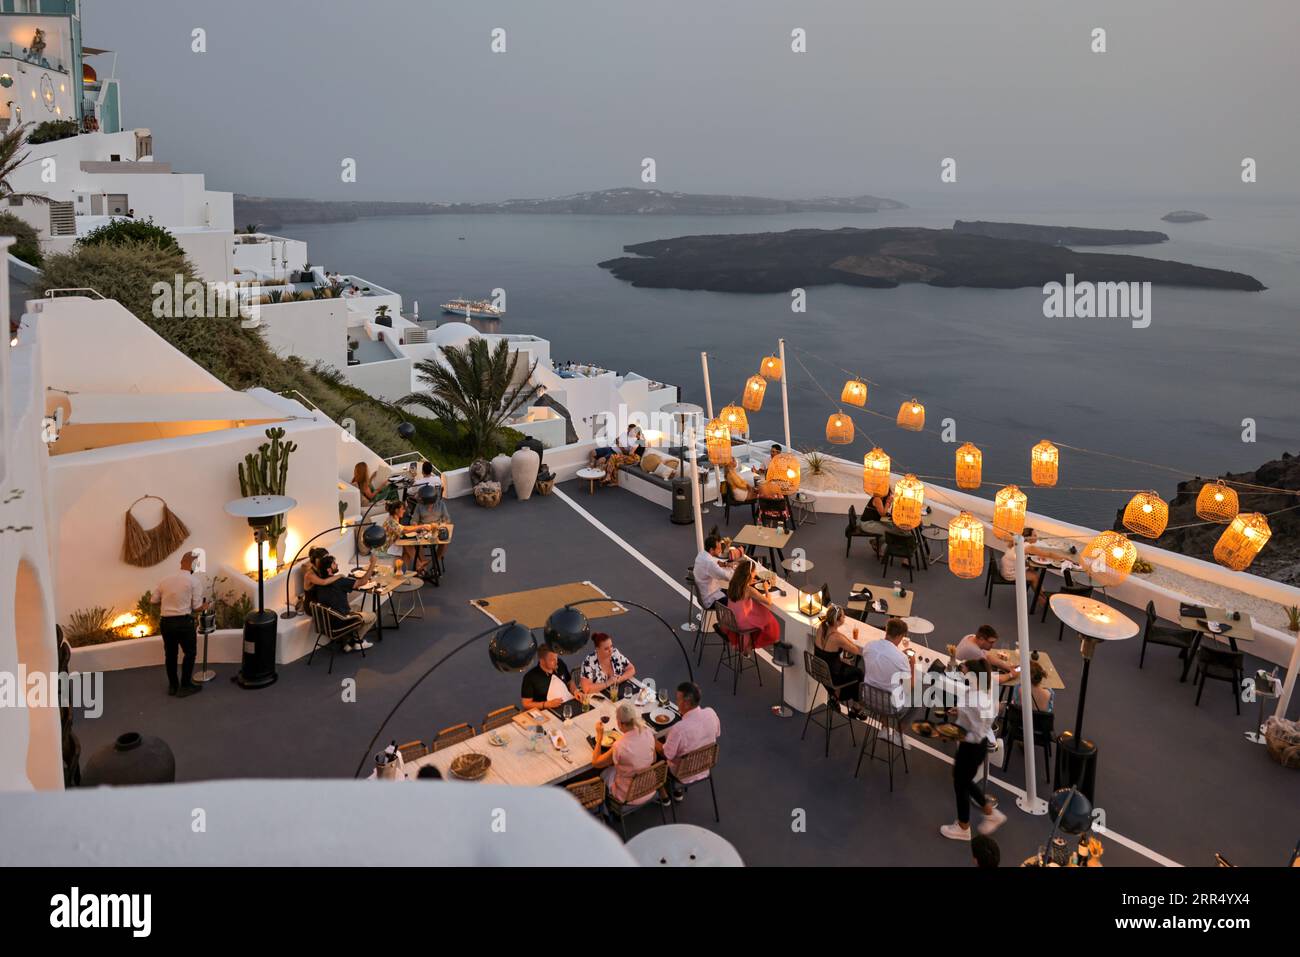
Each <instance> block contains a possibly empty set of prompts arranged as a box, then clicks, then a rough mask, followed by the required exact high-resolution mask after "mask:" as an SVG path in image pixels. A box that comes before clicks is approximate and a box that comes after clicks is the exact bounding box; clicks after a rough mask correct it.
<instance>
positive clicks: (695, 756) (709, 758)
mask: <svg viewBox="0 0 1300 957" xmlns="http://www.w3.org/2000/svg"><path fill="white" fill-rule="evenodd" d="M717 764H718V742H717V741H714V742H713V743H712V744H706V745H704V747H702V748H696V749H695V750H694V751H687V752H686V753H685V754H683V755H682V756H681V757H680V758H678V759H677V770H676V771H675V772H672V771H670V772H669V774H668V777H669V779H670V781H671V782H672V784H673V785H676V786H678V787H680V788H681V789H682V790H683V791H689V790H690V789H691V785H692V784H703V783H704V781H708V782H709V793H710V794H711V795H712V796H713V820H714V821H715V822H719V823H720V822H721V821H722V818H721V817H719V816H718V792H717V791H715V790H714V788H713V769H714V768H715V767H716V766H717ZM697 774H705V775H708V777H706V778H705V779H704V781H692V782H691V784H685V783H683V782H682V781H681V778H693V777H695V776H696V775H697ZM673 816H674V818H675V817H676V812H674V815H673Z"/></svg>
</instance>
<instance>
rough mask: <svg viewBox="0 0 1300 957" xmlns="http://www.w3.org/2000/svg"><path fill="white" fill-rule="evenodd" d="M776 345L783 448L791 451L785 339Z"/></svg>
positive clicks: (778, 341)
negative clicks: (779, 357) (782, 424)
mask: <svg viewBox="0 0 1300 957" xmlns="http://www.w3.org/2000/svg"><path fill="white" fill-rule="evenodd" d="M777 346H778V347H779V349H780V352H781V417H782V418H783V419H784V420H785V448H786V451H792V449H791V446H790V394H789V392H787V391H786V387H785V381H786V374H785V340H784V339H778V340H777Z"/></svg>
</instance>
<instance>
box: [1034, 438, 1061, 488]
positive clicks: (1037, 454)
mask: <svg viewBox="0 0 1300 957" xmlns="http://www.w3.org/2000/svg"><path fill="white" fill-rule="evenodd" d="M1060 461H1061V453H1060V452H1059V451H1057V448H1056V446H1055V445H1053V444H1052V443H1051V442H1049V441H1047V439H1043V441H1041V442H1039V443H1038V444H1037V445H1035V446H1034V449H1033V451H1032V452H1030V454H1029V477H1030V478H1032V479H1033V480H1034V484H1035V485H1055V484H1056V472H1057V466H1058V465H1059V464H1060Z"/></svg>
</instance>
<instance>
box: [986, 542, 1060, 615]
mask: <svg viewBox="0 0 1300 957" xmlns="http://www.w3.org/2000/svg"><path fill="white" fill-rule="evenodd" d="M1022 534H1023V537H1024V539H1025V558H1028V557H1029V556H1030V555H1044V556H1048V557H1050V556H1051V553H1050V552H1045V551H1043V550H1042V549H1041V548H1035V547H1034V545H1033V543H1034V542H1036V541H1038V536H1037V535H1035V534H1034V530H1033V529H1032V528H1026V529H1025V530H1024V532H1023V533H1022ZM998 572H999V574H1001V575H1002V577H1003V578H1004V579H1006V580H1007V581H1015V580H1016V546H1015V544H1014V543H1012V544H1011V545H1009V546H1007V549H1006V551H1004V552H1003V553H1002V557H1001V558H999V559H998ZM1042 574H1043V570H1042V569H1041V568H1035V567H1034V566H1033V565H1030V564H1029V563H1028V562H1026V563H1025V587H1026V588H1028V589H1029V590H1030V591H1031V592H1032V591H1034V589H1035V588H1037V587H1038V579H1039V578H1040V577H1042ZM1029 611H1030V613H1031V614H1032V613H1033V609H1032V608H1031V609H1029Z"/></svg>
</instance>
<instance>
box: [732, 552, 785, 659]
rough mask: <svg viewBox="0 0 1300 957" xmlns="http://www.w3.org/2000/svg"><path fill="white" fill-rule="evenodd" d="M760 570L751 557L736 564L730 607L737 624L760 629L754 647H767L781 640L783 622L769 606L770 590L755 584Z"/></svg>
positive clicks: (742, 628)
mask: <svg viewBox="0 0 1300 957" xmlns="http://www.w3.org/2000/svg"><path fill="white" fill-rule="evenodd" d="M757 573H758V565H757V564H756V563H755V562H754V561H753V560H752V559H748V558H747V559H745V560H744V561H742V562H740V563H738V564H737V565H736V570H735V571H734V572H733V573H732V576H731V582H730V583H729V584H728V585H727V607H728V608H730V609H731V612H732V614H733V615H735V617H736V625H737V626H738V627H739V628H740V629H741V630H742V631H747V630H749V629H751V628H757V629H758V633H757V634H755V635H754V637H753V639H752V642H751V647H753V648H766V647H767V646H768V645H774V644H776V643H777V642H778V641H780V640H781V623H780V622H779V621H777V619H776V616H775V615H773V614H772V612H771V611H770V610H769V608H768V606H769V605H771V603H772V593H771V591H760V590H758V589H757V588H755V587H754V582H755V579H756V578H757ZM732 640H733V641H734V640H738V639H734V638H733V639H732Z"/></svg>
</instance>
